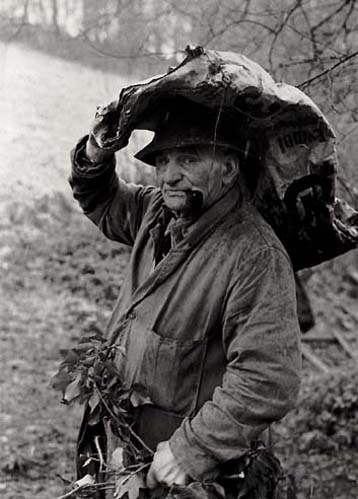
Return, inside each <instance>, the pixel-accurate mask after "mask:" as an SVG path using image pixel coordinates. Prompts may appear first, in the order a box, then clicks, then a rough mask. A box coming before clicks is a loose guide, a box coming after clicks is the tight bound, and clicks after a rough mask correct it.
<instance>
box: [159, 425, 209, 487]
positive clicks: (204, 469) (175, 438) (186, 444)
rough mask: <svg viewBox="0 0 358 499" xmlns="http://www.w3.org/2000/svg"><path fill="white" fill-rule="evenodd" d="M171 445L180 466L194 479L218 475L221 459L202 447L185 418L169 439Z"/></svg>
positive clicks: (200, 479)
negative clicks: (209, 453)
mask: <svg viewBox="0 0 358 499" xmlns="http://www.w3.org/2000/svg"><path fill="white" fill-rule="evenodd" d="M169 447H170V450H171V451H172V453H173V455H174V457H175V459H176V461H177V462H178V463H179V466H180V467H181V468H182V469H183V470H184V471H185V472H186V473H187V474H188V475H189V476H190V477H191V478H193V479H194V480H198V481H203V480H207V479H210V478H214V477H215V476H216V475H217V470H216V468H217V466H218V465H219V461H218V460H217V459H215V458H214V457H213V456H210V455H208V454H207V452H205V451H204V449H202V448H201V447H200V444H199V443H198V441H197V439H196V438H195V437H194V435H193V432H192V429H191V421H190V419H185V420H184V421H183V423H182V425H181V426H180V427H179V428H178V429H177V430H176V431H175V433H174V434H173V435H172V437H171V438H170V440H169Z"/></svg>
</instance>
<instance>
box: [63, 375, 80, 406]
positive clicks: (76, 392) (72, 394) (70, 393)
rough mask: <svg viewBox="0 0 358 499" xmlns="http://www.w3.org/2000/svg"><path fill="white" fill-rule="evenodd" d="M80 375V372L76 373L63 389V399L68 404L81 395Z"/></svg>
mask: <svg viewBox="0 0 358 499" xmlns="http://www.w3.org/2000/svg"><path fill="white" fill-rule="evenodd" d="M81 377H82V376H81V373H78V374H77V376H76V378H75V379H74V380H73V381H72V383H70V384H69V385H68V386H67V388H66V390H65V395H64V400H65V401H66V402H68V403H69V404H70V403H71V402H73V401H74V400H75V399H76V398H78V397H79V396H80V395H81Z"/></svg>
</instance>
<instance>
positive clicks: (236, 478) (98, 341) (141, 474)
mask: <svg viewBox="0 0 358 499" xmlns="http://www.w3.org/2000/svg"><path fill="white" fill-rule="evenodd" d="M61 353H62V355H63V357H64V360H63V361H62V362H61V364H60V366H59V369H58V372H57V373H56V375H55V376H54V378H53V379H52V386H53V388H54V389H56V390H59V391H60V392H62V397H63V399H62V400H63V402H64V403H65V404H73V403H75V402H78V403H80V404H86V405H88V407H89V419H88V423H89V424H90V425H95V424H97V423H99V422H100V421H102V420H105V419H106V420H107V421H109V423H110V426H111V430H112V431H113V433H114V434H115V435H116V436H118V437H119V439H120V442H121V447H120V448H117V449H115V451H114V452H113V453H112V455H111V456H109V459H108V462H107V463H106V462H104V458H103V455H102V452H101V449H100V446H99V443H98V442H96V441H95V445H96V448H97V453H96V455H92V456H89V457H88V459H87V461H86V462H85V463H84V465H83V467H85V466H87V465H88V464H89V462H90V461H97V463H99V468H100V471H102V473H101V476H104V474H105V475H106V480H105V481H104V482H103V481H98V482H97V483H96V482H95V480H94V477H93V476H91V475H86V476H85V477H83V478H82V479H81V480H79V481H77V482H76V483H75V488H74V489H73V490H72V491H70V492H68V493H66V494H65V495H63V496H61V498H58V499H65V498H66V499H67V498H70V497H76V498H84V497H86V498H91V497H92V498H94V497H96V494H97V492H98V491H104V490H111V491H112V492H113V494H114V495H113V497H115V498H116V499H120V498H121V497H123V496H124V497H127V496H128V499H138V498H139V497H140V498H141V499H225V498H226V499H273V497H274V490H275V488H276V485H277V483H278V481H279V480H280V479H281V477H282V470H281V466H280V463H279V461H278V460H277V459H276V458H275V457H274V456H273V454H272V453H271V451H270V450H268V449H267V448H266V447H265V446H264V445H263V444H261V443H256V445H255V446H253V448H252V449H251V450H250V451H248V452H247V453H246V454H245V455H244V456H243V457H242V458H241V459H237V460H234V461H232V462H228V463H226V464H225V465H224V466H223V469H222V470H219V475H218V477H217V479H216V480H215V481H205V482H203V483H200V482H197V481H194V482H192V483H190V484H189V485H188V486H180V487H179V486H173V487H170V488H165V487H158V488H157V489H155V490H154V491H150V490H149V489H147V488H146V484H145V479H146V473H147V471H148V468H149V466H150V464H151V461H152V456H153V451H152V450H151V449H149V448H148V447H147V446H146V445H145V443H144V442H143V441H142V440H141V438H140V437H139V436H138V435H137V434H136V433H135V431H134V430H133V424H134V417H135V412H136V409H137V408H138V407H140V406H143V405H145V404H151V401H150V399H149V397H148V396H147V394H146V393H145V391H144V389H143V388H142V387H139V386H137V385H134V386H131V387H129V386H127V385H126V383H125V382H124V381H123V378H122V376H121V367H122V365H123V361H124V360H125V357H126V352H125V350H124V349H123V348H122V347H119V346H116V345H111V344H110V343H109V342H108V341H107V340H106V339H105V338H104V336H103V335H102V333H100V332H99V331H96V332H94V333H90V334H89V335H86V336H84V337H83V338H82V339H81V340H80V341H79V342H78V344H77V345H76V347H75V348H73V349H71V350H63V351H61ZM103 472H104V474H103ZM292 497H294V496H292Z"/></svg>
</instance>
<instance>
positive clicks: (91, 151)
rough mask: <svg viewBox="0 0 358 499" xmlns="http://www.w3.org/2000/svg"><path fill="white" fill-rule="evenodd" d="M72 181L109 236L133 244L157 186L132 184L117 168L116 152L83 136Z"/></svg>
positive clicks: (77, 196)
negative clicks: (125, 180)
mask: <svg viewBox="0 0 358 499" xmlns="http://www.w3.org/2000/svg"><path fill="white" fill-rule="evenodd" d="M71 160H72V171H71V176H70V179H69V181H70V185H71V188H72V191H73V195H74V197H75V199H76V200H77V201H78V203H79V205H80V206H81V208H82V210H83V212H84V213H85V215H86V216H87V217H88V218H89V219H90V220H92V221H93V222H94V223H95V224H96V225H97V226H98V227H99V228H100V229H101V230H102V232H103V233H104V234H105V235H106V236H107V237H108V238H109V239H113V240H115V241H119V242H121V243H124V244H128V245H133V243H134V240H135V237H136V234H137V232H138V229H139V227H140V224H141V222H142V219H143V216H144V214H145V212H146V210H147V208H148V206H149V204H150V201H151V199H152V197H153V195H155V192H156V191H158V190H157V189H156V188H155V187H153V186H147V187H143V186H141V185H135V184H128V183H126V182H124V181H123V180H121V179H119V178H118V176H117V174H116V172H115V165H116V161H115V156H114V153H113V152H107V151H101V150H99V149H96V146H95V145H93V144H91V142H90V141H89V137H88V136H85V137H83V138H82V139H81V140H80V141H79V142H78V144H77V145H76V147H75V148H74V150H73V151H72V153H71Z"/></svg>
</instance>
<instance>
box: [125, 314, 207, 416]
mask: <svg viewBox="0 0 358 499" xmlns="http://www.w3.org/2000/svg"><path fill="white" fill-rule="evenodd" d="M124 346H125V349H126V358H125V362H126V366H125V377H126V380H127V382H128V383H129V384H130V385H132V386H133V385H134V384H137V385H140V386H141V387H142V388H144V389H145V390H146V392H147V393H148V395H149V397H150V398H151V400H152V402H153V404H155V405H156V406H158V407H160V408H162V409H164V410H167V411H173V412H175V413H177V414H180V415H183V416H189V415H191V414H192V413H193V412H194V411H195V409H196V405H197V398H198V391H199V385H200V380H201V374H202V370H203V363H204V359H205V354H206V340H198V341H178V340H177V339H174V338H168V337H164V336H161V335H159V334H158V333H156V332H155V331H153V330H151V329H149V328H147V327H145V326H143V324H142V323H140V322H139V321H134V322H133V323H132V327H131V328H130V331H128V335H127V338H126V342H125V345H124Z"/></svg>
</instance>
